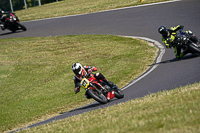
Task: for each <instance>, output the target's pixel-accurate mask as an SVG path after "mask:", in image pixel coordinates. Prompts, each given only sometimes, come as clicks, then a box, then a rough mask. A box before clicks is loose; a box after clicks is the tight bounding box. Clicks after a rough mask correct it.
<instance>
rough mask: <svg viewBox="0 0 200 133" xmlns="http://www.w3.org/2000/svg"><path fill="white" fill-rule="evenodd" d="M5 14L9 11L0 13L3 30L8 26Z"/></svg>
mask: <svg viewBox="0 0 200 133" xmlns="http://www.w3.org/2000/svg"><path fill="white" fill-rule="evenodd" d="M5 15H8V12H4V11H1V13H0V26H1V29H2V30H5V28H6V27H7V21H6V16H5Z"/></svg>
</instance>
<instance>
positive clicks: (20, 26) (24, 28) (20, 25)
mask: <svg viewBox="0 0 200 133" xmlns="http://www.w3.org/2000/svg"><path fill="white" fill-rule="evenodd" d="M18 28H19V29H21V30H23V31H26V30H27V29H26V27H25V26H24V25H22V24H20V23H18Z"/></svg>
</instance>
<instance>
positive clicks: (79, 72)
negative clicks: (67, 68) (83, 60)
mask: <svg viewBox="0 0 200 133" xmlns="http://www.w3.org/2000/svg"><path fill="white" fill-rule="evenodd" d="M82 69H83V67H82V65H81V64H80V63H78V62H77V63H74V64H73V65H72V70H73V72H74V74H75V75H77V76H79V75H82Z"/></svg>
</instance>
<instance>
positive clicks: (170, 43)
mask: <svg viewBox="0 0 200 133" xmlns="http://www.w3.org/2000/svg"><path fill="white" fill-rule="evenodd" d="M183 28H184V26H182V25H178V26H176V27H171V28H170V29H167V31H168V32H169V33H168V34H167V35H166V36H162V41H163V43H164V44H165V46H166V47H167V48H171V47H173V48H174V53H175V56H176V58H177V59H180V58H182V57H183V56H184V55H186V54H187V53H188V49H186V50H183V51H181V46H180V45H177V42H176V35H177V33H176V32H177V31H179V30H180V31H182V30H183ZM185 32H186V33H189V34H190V35H191V38H190V39H191V40H193V41H194V42H195V43H196V42H197V38H196V37H195V35H194V34H193V33H192V32H191V31H185Z"/></svg>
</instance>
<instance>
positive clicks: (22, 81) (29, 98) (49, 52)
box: [0, 35, 157, 132]
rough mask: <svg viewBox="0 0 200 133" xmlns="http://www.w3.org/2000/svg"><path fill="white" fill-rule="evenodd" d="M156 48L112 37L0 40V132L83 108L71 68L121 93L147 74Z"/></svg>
mask: <svg viewBox="0 0 200 133" xmlns="http://www.w3.org/2000/svg"><path fill="white" fill-rule="evenodd" d="M156 51H157V49H156V47H153V46H150V45H148V43H147V42H145V41H141V40H138V39H132V38H124V37H118V36H112V35H70V36H57V37H34V38H29V37H28V38H12V39H1V42H0V64H1V65H0V80H1V86H0V91H1V94H0V97H1V101H0V108H1V111H0V132H3V131H8V130H12V129H13V128H19V127H24V126H26V125H29V124H31V123H35V122H38V121H41V120H44V119H47V118H49V117H52V116H55V115H58V114H59V113H62V112H66V111H69V110H72V109H75V108H77V107H80V106H83V105H85V104H87V103H88V102H91V101H88V100H87V99H86V98H85V97H84V93H85V92H84V90H82V91H81V92H80V93H79V94H77V95H74V83H73V76H74V74H73V72H72V70H71V66H72V64H73V63H75V62H80V63H82V64H83V65H90V66H96V67H97V68H98V72H101V73H103V74H104V75H105V76H106V77H107V78H108V79H109V80H111V81H113V82H114V83H116V84H117V85H118V86H119V87H122V86H124V85H126V84H127V83H128V82H129V81H130V79H134V78H136V77H138V76H139V75H141V74H142V73H143V72H144V71H145V70H147V69H148V67H149V66H148V65H150V64H152V63H153V61H154V59H155V56H156V55H157V52H156Z"/></svg>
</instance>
